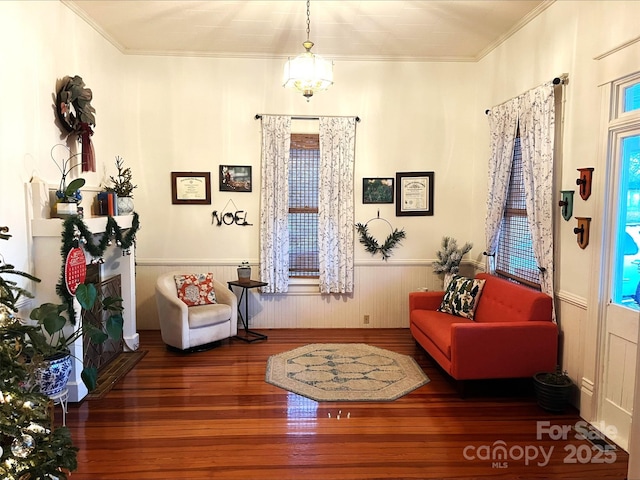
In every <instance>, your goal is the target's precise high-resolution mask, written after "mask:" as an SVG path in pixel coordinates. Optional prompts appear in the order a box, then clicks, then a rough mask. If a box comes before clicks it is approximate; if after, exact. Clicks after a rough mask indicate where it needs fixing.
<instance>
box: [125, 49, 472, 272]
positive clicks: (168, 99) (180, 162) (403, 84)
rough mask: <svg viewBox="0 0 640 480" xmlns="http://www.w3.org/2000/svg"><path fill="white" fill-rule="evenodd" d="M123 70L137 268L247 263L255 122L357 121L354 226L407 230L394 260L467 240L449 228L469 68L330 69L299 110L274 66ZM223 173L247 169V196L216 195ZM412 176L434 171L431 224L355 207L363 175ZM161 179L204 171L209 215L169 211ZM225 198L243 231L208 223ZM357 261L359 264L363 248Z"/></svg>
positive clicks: (466, 177) (468, 106) (133, 66)
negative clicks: (372, 223) (139, 229)
mask: <svg viewBox="0 0 640 480" xmlns="http://www.w3.org/2000/svg"><path fill="white" fill-rule="evenodd" d="M126 61H127V64H128V67H127V69H126V71H127V72H128V73H127V85H128V87H127V94H128V103H129V104H130V105H131V106H133V107H134V108H133V111H131V112H130V113H131V116H132V117H133V118H136V117H137V118H136V120H135V123H132V124H131V128H130V129H128V130H127V132H126V135H125V137H124V138H123V139H122V140H123V142H122V144H123V151H125V152H128V154H127V155H125V158H127V160H128V162H130V163H132V165H133V173H134V175H135V179H136V183H137V184H138V185H139V188H138V189H137V190H136V191H135V194H136V195H135V203H136V209H137V210H138V211H139V212H140V213H141V214H142V216H143V222H144V233H141V234H140V236H139V244H138V258H139V262H140V263H141V264H144V262H145V260H149V259H154V260H155V259H165V260H167V259H169V260H178V261H180V260H181V261H184V260H196V259H197V260H204V259H206V260H208V261H217V260H227V259H232V261H233V262H236V261H238V260H241V259H249V260H251V261H257V258H258V239H259V234H258V226H257V224H258V215H259V205H260V193H259V180H260V148H261V147H260V141H261V136H260V128H261V127H260V122H259V121H256V120H255V119H254V115H255V114H256V113H272V114H279V113H289V114H296V115H307V114H310V115H322V114H327V115H358V116H360V118H361V119H362V121H361V122H360V123H359V124H358V125H357V140H356V171H355V178H356V188H357V191H356V199H357V202H356V220H357V221H360V222H366V221H367V220H369V219H370V218H371V217H373V216H375V215H377V210H378V208H380V213H381V216H383V217H385V218H387V219H389V220H390V221H391V222H392V224H393V225H394V227H397V228H405V230H406V232H407V240H406V241H405V242H403V246H402V247H399V248H397V249H396V250H395V251H394V254H393V258H394V259H424V258H432V257H433V255H434V251H435V249H436V248H437V246H438V244H439V242H440V234H441V233H440V232H442V233H443V234H444V233H445V232H446V233H449V234H451V235H455V236H458V237H459V238H461V240H462V239H466V238H467V237H468V236H469V235H470V229H469V226H468V225H467V224H466V223H465V222H461V221H459V219H460V209H461V208H465V207H466V208H468V207H469V205H466V206H465V203H466V201H467V200H466V198H468V195H467V193H466V192H468V191H469V190H470V189H471V188H472V184H473V178H472V175H471V172H470V171H469V170H468V169H467V168H466V165H468V164H469V163H470V161H471V158H472V156H473V150H472V148H471V145H470V144H469V142H468V141H466V137H467V135H468V134H467V131H468V125H469V124H470V123H471V122H472V119H471V118H470V117H471V113H472V111H473V104H472V100H473V97H472V94H471V92H469V91H468V90H467V89H465V88H463V83H464V82H465V81H466V80H465V79H467V78H469V74H470V72H471V69H472V68H473V65H471V64H451V63H448V64H425V63H382V62H377V63H376V62H351V63H348V62H339V63H338V64H336V66H335V70H336V79H335V85H334V86H333V87H332V88H331V89H330V90H329V91H328V92H325V93H322V94H317V95H316V96H314V98H312V99H311V101H310V102H309V103H307V102H306V101H305V100H304V98H303V97H302V95H300V94H296V93H294V92H292V91H290V90H285V89H283V88H282V87H281V86H280V83H279V82H280V76H281V69H282V61H280V60H272V61H270V60H246V59H203V58H175V57H146V58H140V57H128V58H127V59H126ZM136 111H137V112H138V114H136V113H135V112H136ZM221 164H231V165H251V166H252V167H253V191H252V192H251V193H228V192H219V191H218V167H219V165H221ZM421 170H429V171H435V172H436V174H435V193H436V198H435V212H436V216H434V217H432V218H429V217H413V218H411V217H409V218H407V217H404V218H396V217H395V209H394V206H393V205H380V206H379V207H378V206H377V205H362V203H361V200H360V199H361V198H362V192H361V178H362V177H364V176H395V173H396V172H397V171H421ZM171 171H208V172H209V171H210V172H211V175H212V187H213V188H212V190H213V192H212V197H213V200H212V205H211V206H192V205H187V206H185V205H172V204H171V191H170V177H169V175H170V172H171ZM229 200H233V202H234V204H235V205H237V207H238V208H239V209H241V210H245V211H246V212H248V216H247V221H249V223H253V224H254V225H253V226H252V227H239V226H222V227H217V226H213V225H212V224H211V212H212V211H213V210H217V211H221V210H223V208H224V207H225V206H226V205H227V202H228V201H229ZM171 232H176V234H172V233H171ZM177 232H180V233H177ZM431 232H438V233H436V234H435V235H434V234H431ZM168 233H169V234H168ZM388 233H389V232H387V233H386V235H388ZM356 252H357V257H358V258H360V259H368V258H369V256H368V254H367V253H366V252H364V249H362V248H358V249H357V250H356Z"/></svg>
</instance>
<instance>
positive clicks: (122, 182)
mask: <svg viewBox="0 0 640 480" xmlns="http://www.w3.org/2000/svg"><path fill="white" fill-rule="evenodd" d="M116 168H117V169H118V174H117V175H116V176H115V177H114V176H110V177H109V180H110V181H111V183H112V184H113V185H112V186H109V187H107V188H106V191H107V192H115V194H116V195H117V196H118V197H131V198H133V195H132V194H131V193H132V192H133V189H134V188H138V186H137V185H134V184H133V183H132V182H131V180H132V178H133V175H132V174H131V169H130V168H129V167H127V168H124V159H123V158H121V157H118V156H116Z"/></svg>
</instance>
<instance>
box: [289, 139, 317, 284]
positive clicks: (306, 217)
mask: <svg viewBox="0 0 640 480" xmlns="http://www.w3.org/2000/svg"><path fill="white" fill-rule="evenodd" d="M289 161H290V163H289V277H297V278H301V277H307V278H309V277H312V278H317V277H319V275H320V271H319V266H318V168H319V163H320V142H319V135H318V134H295V133H294V134H291V148H290V152H289Z"/></svg>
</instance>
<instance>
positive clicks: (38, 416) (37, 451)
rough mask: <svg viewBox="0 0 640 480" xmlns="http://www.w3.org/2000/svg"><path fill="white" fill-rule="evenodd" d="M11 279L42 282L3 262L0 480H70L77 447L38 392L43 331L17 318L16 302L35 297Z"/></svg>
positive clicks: (0, 288) (0, 267)
mask: <svg viewBox="0 0 640 480" xmlns="http://www.w3.org/2000/svg"><path fill="white" fill-rule="evenodd" d="M2 233H3V234H2V235H0V238H1V239H3V240H7V239H8V238H9V237H10V235H8V233H7V229H6V228H5V229H4V231H3V232H2ZM0 259H1V257H0ZM11 276H19V277H24V278H28V279H30V280H34V281H38V280H37V279H36V278H35V277H33V276H31V275H29V274H28V273H26V272H22V271H19V270H15V269H14V267H13V266H12V265H9V264H6V263H4V262H2V263H1V264H0V478H2V479H8V480H9V479H10V480H14V479H15V480H38V479H66V478H67V474H68V473H69V472H70V471H72V470H75V469H76V467H77V460H76V452H77V449H76V448H75V447H74V446H73V443H72V441H71V436H70V434H69V430H68V429H67V428H66V427H56V428H54V427H53V415H52V413H51V412H52V410H51V409H52V408H53V404H52V402H51V400H50V399H49V397H47V396H45V395H42V394H41V393H39V391H38V386H37V382H36V380H35V371H36V369H37V368H38V367H39V365H40V362H41V360H42V358H41V356H40V355H38V352H37V350H36V349H34V348H33V344H32V343H31V338H33V337H36V336H38V335H42V333H41V331H40V330H39V328H38V327H33V326H28V325H25V324H23V323H22V322H21V321H20V319H18V318H17V317H16V316H15V314H16V313H17V311H18V307H17V302H18V300H19V299H20V298H21V297H23V296H31V295H30V294H29V292H28V291H27V290H25V289H23V288H21V287H20V286H18V284H17V282H15V281H13V280H11Z"/></svg>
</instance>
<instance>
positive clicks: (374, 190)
mask: <svg viewBox="0 0 640 480" xmlns="http://www.w3.org/2000/svg"><path fill="white" fill-rule="evenodd" d="M362 203H393V177H389V178H387V177H384V178H363V179H362Z"/></svg>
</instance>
